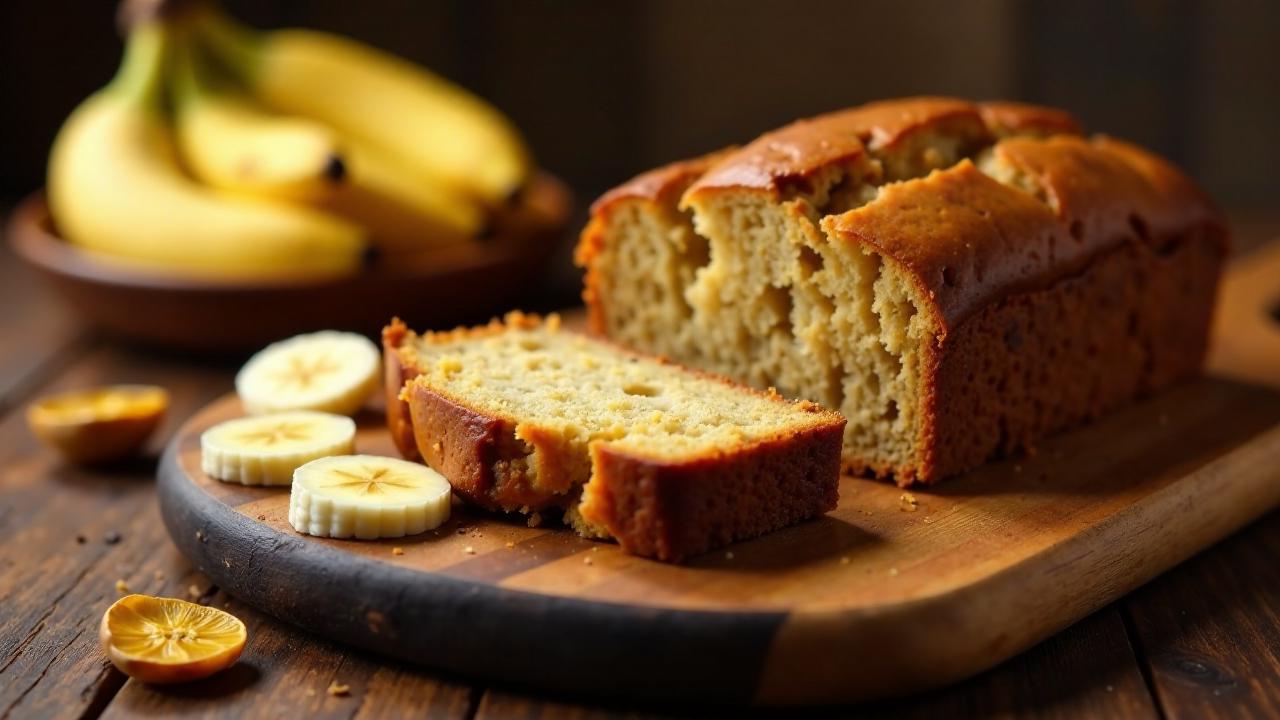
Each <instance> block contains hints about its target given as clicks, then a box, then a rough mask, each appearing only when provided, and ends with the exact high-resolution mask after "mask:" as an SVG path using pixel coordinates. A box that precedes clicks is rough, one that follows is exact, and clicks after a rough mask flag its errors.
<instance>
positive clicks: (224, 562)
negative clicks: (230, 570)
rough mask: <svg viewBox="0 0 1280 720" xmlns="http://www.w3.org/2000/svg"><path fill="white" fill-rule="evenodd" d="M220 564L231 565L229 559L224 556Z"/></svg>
mask: <svg viewBox="0 0 1280 720" xmlns="http://www.w3.org/2000/svg"><path fill="white" fill-rule="evenodd" d="M222 564H223V565H226V566H227V567H231V561H230V560H228V559H226V558H222Z"/></svg>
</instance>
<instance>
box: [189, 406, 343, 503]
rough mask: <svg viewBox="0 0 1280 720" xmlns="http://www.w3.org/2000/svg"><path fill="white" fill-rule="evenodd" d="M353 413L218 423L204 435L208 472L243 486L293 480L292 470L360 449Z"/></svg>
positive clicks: (204, 462)
mask: <svg viewBox="0 0 1280 720" xmlns="http://www.w3.org/2000/svg"><path fill="white" fill-rule="evenodd" d="M355 442H356V424H355V422H353V421H352V420H351V418H349V417H345V416H343V415H333V414H330V413H321V412H308V411H297V412H288V413H276V414H273V415H259V416H257V417H247V418H239V419H237V420H228V421H226V422H224V423H219V424H217V425H214V426H213V427H211V428H209V429H208V430H206V431H204V434H203V435H201V436H200V451H201V456H200V462H201V465H202V466H203V467H204V471H205V473H207V474H208V475H209V476H210V477H215V478H217V479H219V480H223V481H225V482H238V483H240V484H242V485H288V484H289V483H290V482H291V481H292V479H293V471H294V470H297V469H298V468H299V467H301V466H303V465H305V464H307V463H309V462H311V461H312V460H315V459H317V458H322V457H328V456H330V455H346V454H348V453H351V452H352V451H353V450H354V449H355Z"/></svg>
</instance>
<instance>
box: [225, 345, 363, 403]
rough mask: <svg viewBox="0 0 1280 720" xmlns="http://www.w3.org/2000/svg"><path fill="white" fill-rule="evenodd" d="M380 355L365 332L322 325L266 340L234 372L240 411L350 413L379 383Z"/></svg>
mask: <svg viewBox="0 0 1280 720" xmlns="http://www.w3.org/2000/svg"><path fill="white" fill-rule="evenodd" d="M380 362H381V359H380V356H379V354H378V348H377V346H375V345H374V344H373V343H372V342H370V341H369V339H368V338H366V337H364V336H363V335H357V334H355V333H345V332H336V331H333V330H325V331H323V332H317V333H311V334H308V335H297V336H295V337H291V338H289V339H288V340H281V341H280V342H277V343H272V344H271V345H268V346H267V347H266V348H264V349H263V350H261V351H259V352H258V354H257V355H254V356H253V357H251V358H249V362H247V363H245V366H244V367H243V368H241V369H240V372H239V374H237V375H236V392H237V393H239V394H240V402H241V403H242V404H243V405H244V409H245V412H247V413H249V414H251V415H261V414H264V413H271V412H282V411H285V410H318V411H321V412H331V413H337V414H339V415H354V414H355V412H356V411H357V410H359V409H360V406H361V405H363V404H364V401H365V399H366V398H368V397H369V395H370V393H372V392H373V390H374V389H375V388H376V387H377V386H378V375H379V365H380Z"/></svg>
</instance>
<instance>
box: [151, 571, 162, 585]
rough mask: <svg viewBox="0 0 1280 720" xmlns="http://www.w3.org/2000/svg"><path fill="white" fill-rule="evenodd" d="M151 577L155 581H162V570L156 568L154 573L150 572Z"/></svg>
mask: <svg viewBox="0 0 1280 720" xmlns="http://www.w3.org/2000/svg"><path fill="white" fill-rule="evenodd" d="M152 577H154V578H155V579H156V582H164V571H163V570H157V571H155V573H153V574H152Z"/></svg>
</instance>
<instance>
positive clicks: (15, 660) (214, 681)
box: [0, 251, 1280, 718]
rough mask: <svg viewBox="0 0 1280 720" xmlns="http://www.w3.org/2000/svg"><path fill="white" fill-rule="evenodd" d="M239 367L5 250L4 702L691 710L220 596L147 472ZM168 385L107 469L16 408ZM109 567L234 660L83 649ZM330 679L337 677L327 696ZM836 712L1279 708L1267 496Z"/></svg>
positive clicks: (332, 712) (455, 710) (1277, 522)
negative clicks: (1184, 557)
mask: <svg viewBox="0 0 1280 720" xmlns="http://www.w3.org/2000/svg"><path fill="white" fill-rule="evenodd" d="M234 369H235V368H234V366H233V365H231V364H219V363H216V362H210V361H208V360H203V359H200V358H192V357H178V356H165V355H162V354H156V353H146V352H141V351H137V350H130V349H126V348H122V347H120V346H118V345H116V344H113V343H112V342H110V341H107V340H104V339H102V338H99V337H96V336H94V335H93V334H92V333H89V332H86V331H85V330H83V329H82V328H80V327H78V326H77V324H76V323H75V322H74V321H73V319H72V318H70V317H68V315H67V314H66V312H65V311H64V310H62V309H61V306H59V305H58V304H57V303H56V302H55V301H54V300H53V299H52V298H50V297H48V295H47V293H46V292H45V290H44V288H43V287H41V286H40V285H39V284H38V282H37V280H36V279H35V278H34V277H33V276H31V275H30V274H29V273H28V272H27V271H26V270H25V268H22V267H20V266H19V265H18V263H17V262H16V261H15V260H14V258H13V257H12V256H11V255H10V254H8V253H7V251H0V413H2V415H0V468H2V469H0V718H7V717H40V718H44V717H87V718H93V717H98V716H103V717H110V718H123V717H156V716H161V715H164V716H183V717H197V716H198V717H205V716H209V717H214V716H216V717H360V718H377V717H401V716H405V715H410V714H412V715H421V716H430V717H450V718H452V717H457V718H508V717H528V718H533V717H539V718H552V717H566V718H567V717H575V718H593V717H612V716H615V715H618V716H627V717H667V716H672V715H684V716H688V715H696V714H699V713H698V709H697V708H688V707H682V708H660V707H640V708H637V707H636V706H634V705H629V704H623V703H618V704H614V705H608V704H600V703H597V702H589V703H588V702H583V701H582V700H580V699H575V698H567V697H546V696H542V695H538V694H536V693H534V692H531V691H528V690H522V689H520V688H509V687H491V686H488V685H485V684H476V683H474V682H472V681H469V680H468V679H467V678H460V677H454V676H450V675H448V674H446V673H441V672H429V671H424V670H420V669H416V668H412V667H407V666H404V665H401V664H397V663H394V662H388V661H384V660H381V659H378V658H376V657H371V656H369V655H366V654H364V653H360V652H356V651H352V650H348V649H346V648H343V647H339V646H336V645H334V644H332V643H329V642H326V641H323V640H320V639H318V638H315V637H311V636H309V635H306V634H304V633H301V632H299V631H297V630H294V629H293V628H291V627H290V626H288V625H286V624H284V623H281V622H279V621H277V620H275V619H272V618H269V617H266V616H264V615H262V614H260V613H257V612H255V611H253V610H252V609H250V608H248V607H246V606H244V605H242V604H240V603H239V602H238V601H237V600H235V599H234V598H232V597H228V596H227V595H226V594H224V593H223V592H221V591H220V590H219V589H218V588H217V587H214V586H212V585H211V584H210V583H209V582H208V580H207V579H206V578H204V577H203V576H201V575H200V574H199V573H197V572H195V571H193V570H192V568H191V567H190V565H189V564H188V563H187V562H186V561H185V559H184V558H183V557H182V556H181V555H179V554H178V552H177V551H176V550H175V549H174V547H173V546H172V544H171V543H170V541H169V538H168V536H167V535H166V533H165V529H164V527H163V525H162V524H161V522H160V517H159V513H158V510H157V506H156V501H155V493H154V490H153V475H154V470H155V462H156V456H157V455H158V453H159V451H160V449H161V447H162V445H163V442H164V440H165V439H166V438H167V437H168V435H169V434H170V433H171V432H172V431H173V429H174V428H175V427H176V426H177V424H178V423H179V422H180V421H181V420H183V419H184V418H185V417H187V416H188V415H190V414H191V413H192V412H194V411H195V410H196V409H198V408H199V407H201V406H202V405H204V404H205V403H207V402H209V401H211V400H212V399H214V398H216V397H218V396H219V395H221V394H223V393H225V392H227V391H229V390H230V389H231V386H232V375H233V372H234ZM130 381H138V382H148V383H155V384H159V385H163V386H165V387H167V388H169V390H170V391H171V393H172V395H173V406H172V410H171V413H170V416H169V418H168V420H167V421H166V424H165V426H164V427H163V428H162V430H161V432H160V433H158V435H157V437H156V438H154V442H153V444H152V446H151V448H150V451H151V452H150V454H149V455H148V456H147V458H146V459H142V460H139V461H137V462H134V463H132V464H130V465H127V466H125V467H122V468H117V469H114V470H111V471H109V472H104V471H97V472H90V471H85V470H78V469H74V468H71V467H68V466H65V465H63V464H62V463H61V462H60V461H59V460H58V459H57V458H56V457H55V456H54V455H52V454H51V453H49V452H47V451H45V450H44V449H42V448H41V447H40V446H39V445H37V444H36V442H35V440H34V438H32V437H31V435H30V434H29V432H28V430H27V428H26V425H25V421H24V419H23V409H24V406H25V405H26V403H27V402H28V401H30V400H31V399H32V398H34V397H36V396H38V395H40V394H42V393H45V392H48V391H52V390H58V389H63V388H72V387H80V386H87V385H94V384H100V383H113V382H130ZM118 580H123V581H124V582H125V583H127V584H128V586H129V587H130V588H131V589H133V590H134V591H136V592H144V593H150V594H157V595H170V596H177V597H193V598H197V599H199V601H200V602H205V603H209V604H211V605H214V606H216V607H221V608H226V609H229V610H231V611H232V612H234V613H235V614H236V615H238V616H239V617H241V618H242V619H243V620H244V621H245V623H246V624H247V625H248V627H249V634H250V641H249V644H248V646H247V648H246V650H245V653H244V656H243V658H242V659H241V661H240V662H239V664H237V665H236V666H235V667H233V668H232V669H231V670H229V671H227V672H224V673H222V674H221V675H218V676H215V677H213V678H210V679H208V680H205V681H201V682H197V683H193V684H189V685H185V686H178V687H168V688H156V687H148V686H146V685H143V684H140V683H137V682H134V681H132V680H128V679H127V678H126V677H125V676H124V675H122V674H121V673H119V672H118V671H116V670H115V669H114V668H113V667H112V666H111V665H110V664H109V663H108V662H107V661H106V659H105V658H104V657H103V655H102V653H101V652H100V651H99V649H98V640H97V624H98V620H99V618H100V617H101V615H102V611H103V610H104V609H105V608H106V607H107V606H108V605H109V604H110V603H111V602H112V601H113V600H115V598H116V597H117V591H116V582H117V581H118ZM333 682H337V683H341V684H345V685H348V686H350V692H349V694H347V695H345V696H331V695H329V694H328V693H327V692H326V689H327V688H328V687H329V685H330V684H331V683H333ZM835 714H839V715H842V716H845V715H853V716H862V715H866V716H881V715H883V716H892V717H938V716H941V717H956V716H967V715H977V716H990V715H1019V716H1032V717H1041V716H1043V717H1050V716H1052V717H1093V718H1104V717H1118V718H1142V717H1165V716H1167V717H1189V718H1202V717H1277V716H1280V512H1272V513H1271V514H1269V515H1267V516H1266V517H1264V518H1263V519H1262V520H1260V521H1258V522H1256V523H1254V524H1253V525H1252V526H1250V527H1247V528H1245V529H1244V530H1242V531H1240V532H1238V533H1236V534H1235V535H1234V536H1233V537H1230V538H1228V539H1227V540H1225V541H1223V542H1221V543H1219V544H1218V545H1217V546H1215V547H1213V548H1211V549H1209V550H1207V551H1206V552H1204V553H1202V554H1201V555H1199V556H1197V557H1195V558H1194V559H1192V560H1190V561H1188V562H1186V563H1184V564H1183V565H1181V566H1179V567H1177V568H1175V569H1174V570H1171V571H1170V572H1168V573H1166V574H1164V575H1163V576H1161V577H1159V578H1157V579H1156V580H1154V581H1152V582H1151V583H1149V584H1148V585H1146V586H1145V587H1143V588H1141V589H1140V590H1138V591H1137V592H1134V593H1133V594H1131V595H1129V596H1128V597H1125V598H1123V599H1122V600H1120V601H1118V602H1116V603H1114V604H1113V605H1111V606H1109V607H1106V608H1104V609H1103V610H1101V611H1099V612H1097V613H1095V614H1094V615H1092V616H1090V617H1088V618H1086V619H1084V620H1082V621H1081V622H1079V623H1077V624H1076V625H1074V626H1072V627H1070V628H1067V629H1065V630H1063V631H1062V632H1061V633H1060V634H1058V635H1057V636H1056V637H1053V638H1051V639H1050V640H1048V641H1046V642H1044V643H1042V644H1041V645H1039V646H1037V647H1035V648H1033V649H1032V650H1030V651H1029V652H1027V653H1025V654H1023V655H1021V656H1019V657H1017V658H1015V659H1013V660H1011V661H1009V662H1006V663H1005V664H1003V665H1001V666H999V667H997V668H995V669H993V670H991V671H989V672H986V673H984V674H982V675H980V676H978V677H976V678H973V679H971V680H969V681H967V682H964V683H961V684H959V685H956V686H953V687H950V688H947V689H943V690H940V691H936V692H933V693H931V694H927V695H924V696H919V697H913V698H909V699H905V700H900V701H895V702H890V703H884V704H880V705H876V706H873V707H863V708H846V709H840V710H838V711H837V712H836V713H835Z"/></svg>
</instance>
